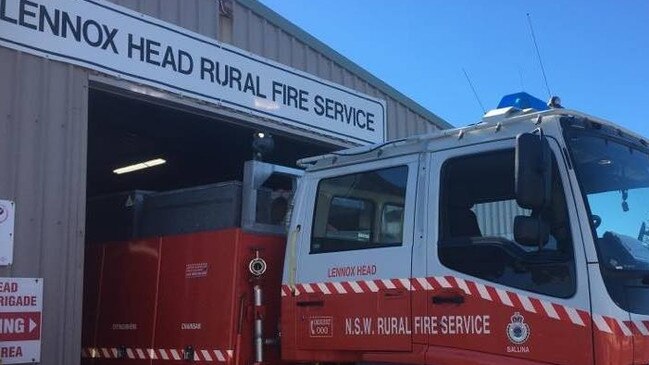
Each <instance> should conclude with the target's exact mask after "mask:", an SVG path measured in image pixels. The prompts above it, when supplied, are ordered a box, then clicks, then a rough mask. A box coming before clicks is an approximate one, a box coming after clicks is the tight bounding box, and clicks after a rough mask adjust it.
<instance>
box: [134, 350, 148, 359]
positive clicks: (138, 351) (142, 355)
mask: <svg viewBox="0 0 649 365" xmlns="http://www.w3.org/2000/svg"><path fill="white" fill-rule="evenodd" d="M135 352H136V353H137V356H138V357H139V358H140V359H146V355H144V351H142V349H135Z"/></svg>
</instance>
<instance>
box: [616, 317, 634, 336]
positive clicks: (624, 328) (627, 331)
mask: <svg viewBox="0 0 649 365" xmlns="http://www.w3.org/2000/svg"><path fill="white" fill-rule="evenodd" d="M615 321H616V322H617V324H618V326H620V329H621V330H622V333H624V335H625V336H633V332H631V330H630V329H629V327H628V326H627V325H626V323H624V321H623V320H621V319H617V318H616V319H615Z"/></svg>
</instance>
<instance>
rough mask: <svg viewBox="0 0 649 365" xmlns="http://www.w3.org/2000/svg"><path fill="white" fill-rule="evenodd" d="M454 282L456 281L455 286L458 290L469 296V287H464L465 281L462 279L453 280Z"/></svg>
mask: <svg viewBox="0 0 649 365" xmlns="http://www.w3.org/2000/svg"><path fill="white" fill-rule="evenodd" d="M455 281H457V286H458V288H460V289H462V290H464V292H465V293H466V294H467V295H471V290H469V286H468V285H466V281H464V279H462V278H455Z"/></svg>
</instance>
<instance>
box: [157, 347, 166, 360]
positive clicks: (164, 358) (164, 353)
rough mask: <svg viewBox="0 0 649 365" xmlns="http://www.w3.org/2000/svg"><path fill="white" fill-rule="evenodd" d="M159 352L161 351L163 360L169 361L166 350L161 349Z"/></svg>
mask: <svg viewBox="0 0 649 365" xmlns="http://www.w3.org/2000/svg"><path fill="white" fill-rule="evenodd" d="M158 351H160V357H162V359H163V360H169V355H167V351H165V350H164V349H160V350H158Z"/></svg>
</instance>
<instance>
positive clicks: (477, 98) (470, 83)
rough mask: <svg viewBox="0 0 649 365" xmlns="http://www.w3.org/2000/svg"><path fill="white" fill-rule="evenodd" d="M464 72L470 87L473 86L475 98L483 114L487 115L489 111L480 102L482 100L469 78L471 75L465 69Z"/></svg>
mask: <svg viewBox="0 0 649 365" xmlns="http://www.w3.org/2000/svg"><path fill="white" fill-rule="evenodd" d="M462 72H464V76H466V81H468V82H469V86H471V90H473V96H475V100H477V101H478V104H480V108H482V114H486V113H487V111H486V110H485V108H484V105H482V102H481V101H480V98H479V97H478V93H477V92H476V91H475V87H474V86H473V83H472V82H471V79H470V78H469V74H468V73H466V70H465V69H464V67H463V68H462Z"/></svg>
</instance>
